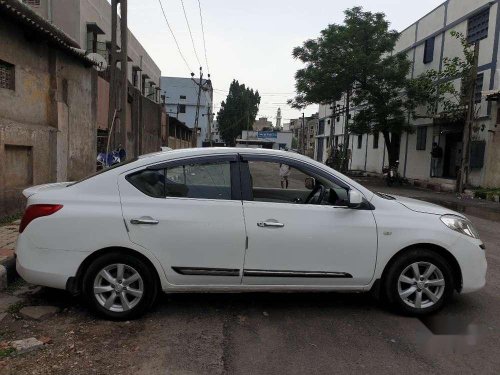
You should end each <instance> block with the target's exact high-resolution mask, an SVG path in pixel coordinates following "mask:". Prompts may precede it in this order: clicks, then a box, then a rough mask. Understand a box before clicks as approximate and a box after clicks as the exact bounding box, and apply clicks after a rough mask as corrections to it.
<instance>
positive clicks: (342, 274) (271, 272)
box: [243, 270, 352, 279]
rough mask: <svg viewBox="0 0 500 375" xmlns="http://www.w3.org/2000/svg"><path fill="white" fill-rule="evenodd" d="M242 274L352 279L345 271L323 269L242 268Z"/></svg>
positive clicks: (251, 275) (250, 275)
mask: <svg viewBox="0 0 500 375" xmlns="http://www.w3.org/2000/svg"><path fill="white" fill-rule="evenodd" d="M243 276H249V277H299V278H300V277H301V278H320V279H321V278H334V279H352V275H351V274H349V273H346V272H323V271H312V272H310V271H274V270H243Z"/></svg>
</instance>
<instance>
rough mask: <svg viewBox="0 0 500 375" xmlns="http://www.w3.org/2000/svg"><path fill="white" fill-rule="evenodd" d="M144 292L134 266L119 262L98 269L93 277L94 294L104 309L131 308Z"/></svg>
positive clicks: (115, 310)
mask: <svg viewBox="0 0 500 375" xmlns="http://www.w3.org/2000/svg"><path fill="white" fill-rule="evenodd" d="M143 294H144V282H143V280H142V277H141V275H140V274H139V272H137V271H136V270H135V269H134V268H132V267H130V266H128V265H126V264H121V263H116V264H111V265H109V266H106V267H104V268H103V269H102V270H101V271H99V272H98V273H97V275H96V277H95V279H94V296H95V298H96V300H97V302H98V303H99V304H100V305H101V306H102V307H104V308H105V309H106V310H109V311H113V312H125V311H128V310H131V309H133V308H134V307H135V306H137V304H138V303H139V301H140V300H141V298H142V296H143Z"/></svg>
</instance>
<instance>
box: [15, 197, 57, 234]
mask: <svg viewBox="0 0 500 375" xmlns="http://www.w3.org/2000/svg"><path fill="white" fill-rule="evenodd" d="M61 208H63V206H62V205H61V204H34V205H31V206H28V207H27V208H26V211H24V215H23V218H22V220H21V225H20V226H19V233H23V231H24V229H26V227H27V226H28V224H29V223H31V222H32V221H33V220H35V219H37V218H39V217H43V216H50V215H52V214H54V213H56V212H57V211H59V210H60V209H61Z"/></svg>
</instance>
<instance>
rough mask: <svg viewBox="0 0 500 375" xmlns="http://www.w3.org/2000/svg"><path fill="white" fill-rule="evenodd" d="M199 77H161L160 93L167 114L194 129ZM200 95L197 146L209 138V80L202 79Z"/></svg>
mask: <svg viewBox="0 0 500 375" xmlns="http://www.w3.org/2000/svg"><path fill="white" fill-rule="evenodd" d="M198 83H199V79H196V80H194V81H193V79H191V78H183V77H161V84H160V87H161V95H162V97H164V101H165V108H166V111H167V113H168V114H169V116H173V117H175V118H177V119H178V120H179V121H181V122H183V123H184V124H186V125H187V126H188V127H189V128H191V129H194V127H195V120H196V110H197V104H198V92H199V89H200V88H199V84H198ZM202 87H203V89H202V91H201V95H200V105H199V116H198V136H197V147H202V144H203V142H205V141H209V140H210V133H211V129H210V127H211V122H212V119H213V97H214V95H213V88H212V85H211V84H210V82H209V81H207V80H203V82H202Z"/></svg>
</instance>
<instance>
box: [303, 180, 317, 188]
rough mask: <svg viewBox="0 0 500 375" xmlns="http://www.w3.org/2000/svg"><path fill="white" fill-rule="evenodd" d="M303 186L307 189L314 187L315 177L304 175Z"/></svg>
mask: <svg viewBox="0 0 500 375" xmlns="http://www.w3.org/2000/svg"><path fill="white" fill-rule="evenodd" d="M304 186H305V187H306V189H308V190H313V189H314V188H315V187H316V179H315V178H314V177H306V179H305V181H304Z"/></svg>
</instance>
